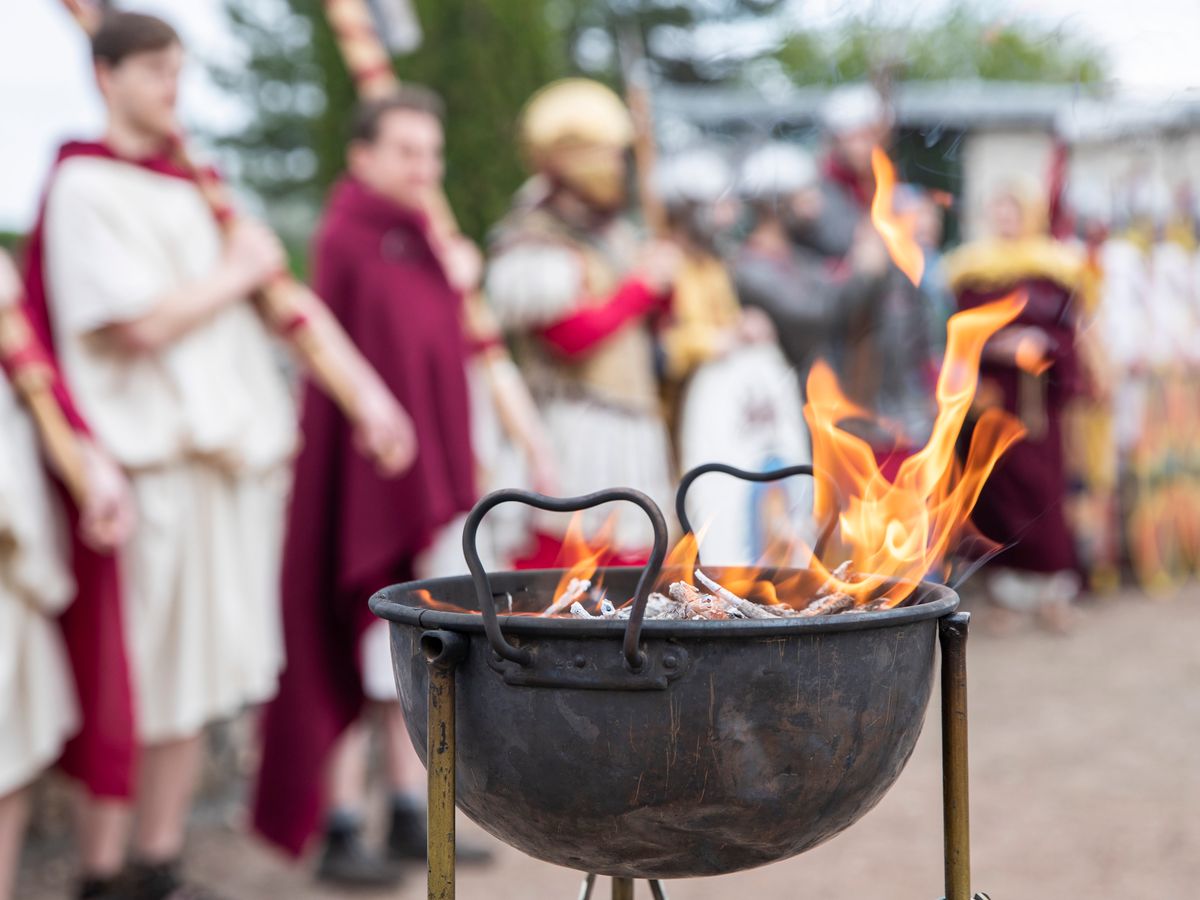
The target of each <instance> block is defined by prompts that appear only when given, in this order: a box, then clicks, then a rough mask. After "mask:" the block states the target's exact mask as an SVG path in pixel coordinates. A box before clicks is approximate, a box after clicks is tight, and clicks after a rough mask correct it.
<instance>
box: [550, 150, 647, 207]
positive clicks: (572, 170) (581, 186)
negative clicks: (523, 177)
mask: <svg viewBox="0 0 1200 900" xmlns="http://www.w3.org/2000/svg"><path fill="white" fill-rule="evenodd" d="M625 156H626V151H625V148H624V147H622V146H618V145H611V146H609V145H600V144H596V145H589V146H581V147H570V148H561V149H559V150H558V151H556V152H555V153H554V155H553V156H552V157H551V159H550V164H549V168H550V170H551V174H552V175H553V176H554V177H555V178H556V179H557V180H558V182H559V183H560V184H562V185H563V186H565V187H566V188H567V189H568V190H569V191H570V192H571V193H573V194H575V195H576V196H577V197H579V199H581V200H583V201H584V202H585V203H586V204H587V205H588V206H591V207H593V208H594V209H597V210H599V211H601V212H616V211H617V210H619V209H621V208H623V207H624V206H625V202H626V199H627V197H626V183H625V182H626V178H627V175H628V172H627V169H626V161H625Z"/></svg>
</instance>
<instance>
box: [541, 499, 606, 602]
mask: <svg viewBox="0 0 1200 900" xmlns="http://www.w3.org/2000/svg"><path fill="white" fill-rule="evenodd" d="M615 525H616V519H615V517H613V516H609V518H608V519H607V520H605V522H604V524H603V525H602V526H601V527H600V530H599V531H598V532H597V533H596V537H595V538H593V539H592V540H591V541H589V540H588V539H587V537H586V536H585V535H584V533H583V514H582V513H575V514H574V515H573V516H571V522H570V524H569V525H567V533H566V535H565V536H564V537H563V542H562V547H561V548H560V549H559V551H558V558H557V559H556V560H555V564H556V565H558V566H564V567H566V571H564V572H563V574H562V578H560V579H559V580H558V584H557V585H556V586H555V588H554V597H555V598H558V597H561V596H562V594H563V592H564V591H565V590H566V589H567V585H569V584H570V583H571V582H572V581H574V580H575V579H578V580H580V581H590V580H591V579H592V576H594V575H595V574H596V569H598V568H599V567H600V563H601V561H602V560H603V559H604V557H606V556H608V555H609V553H610V552H611V551H610V547H609V545H610V541H611V536H612V531H613V528H614V527H615Z"/></svg>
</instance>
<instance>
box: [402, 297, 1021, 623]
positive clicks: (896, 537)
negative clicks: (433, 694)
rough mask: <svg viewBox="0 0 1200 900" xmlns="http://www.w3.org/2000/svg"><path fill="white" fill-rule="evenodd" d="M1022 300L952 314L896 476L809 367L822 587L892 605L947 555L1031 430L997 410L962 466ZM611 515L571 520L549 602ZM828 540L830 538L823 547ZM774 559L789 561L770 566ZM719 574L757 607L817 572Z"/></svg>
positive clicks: (597, 565)
mask: <svg viewBox="0 0 1200 900" xmlns="http://www.w3.org/2000/svg"><path fill="white" fill-rule="evenodd" d="M1024 306H1025V298H1024V297H1023V296H1021V295H1018V294H1015V293H1014V294H1010V295H1009V296H1007V297H1004V298H1003V299H1001V300H997V301H995V302H993V303H989V304H987V305H985V306H979V307H976V308H974V309H971V310H967V311H965V312H961V313H958V314H957V315H955V316H952V317H951V319H950V322H949V324H948V326H947V341H946V354H945V361H944V363H943V365H942V370H941V373H940V375H939V376H938V382H937V389H936V399H937V406H938V414H937V417H936V419H935V421H934V425H933V429H932V433H931V435H930V438H929V441H928V442H927V443H926V445H925V446H924V447H923V448H921V449H920V450H919V451H917V452H915V453H913V454H912V455H911V456H909V457H908V458H907V459H905V460H904V461H903V462H902V463H901V464H900V466H899V469H898V471H897V473H896V477H895V478H894V479H892V480H889V479H888V478H887V477H886V476H885V475H884V473H883V471H882V470H881V468H880V464H879V461H878V460H877V458H876V455H875V452H874V450H873V449H872V447H871V446H870V445H869V444H868V443H867V442H866V441H864V440H863V439H862V438H860V437H857V436H856V435H854V434H852V433H851V432H849V431H846V430H844V429H843V428H842V427H841V425H842V423H843V422H845V421H846V420H847V419H852V418H859V419H861V418H862V417H864V416H866V415H867V413H866V412H865V411H864V410H863V409H862V408H861V407H859V406H857V405H856V404H854V403H852V402H851V401H850V400H848V399H847V398H846V396H845V395H844V394H843V393H842V391H841V388H840V387H839V386H838V383H837V379H836V378H835V377H834V374H833V371H832V370H831V369H830V368H829V367H828V366H827V365H826V364H825V363H823V362H818V363H816V364H815V365H814V366H813V368H812V370H811V372H810V374H809V378H808V403H807V404H806V405H805V407H804V417H805V419H806V420H807V422H808V426H809V430H810V431H811V434H812V448H813V468H814V469H815V471H816V472H818V473H819V474H820V476H821V477H819V478H817V479H816V482H815V491H814V498H813V511H814V516H815V518H816V520H817V522H818V523H827V522H828V523H831V526H832V530H831V531H829V532H828V534H826V535H823V539H822V541H820V542H818V547H817V548H815V549H816V551H817V552H819V553H820V554H821V556H822V557H823V558H818V557H817V556H816V555H815V554H814V555H813V556H812V559H811V563H810V566H811V569H812V572H813V573H815V574H816V576H817V578H816V583H817V584H820V583H822V582H824V583H825V585H826V587H827V588H830V589H832V590H834V591H840V592H843V593H845V594H848V595H849V596H850V597H851V598H852V599H853V600H854V603H855V604H856V605H859V606H863V605H866V604H873V606H872V608H878V606H884V607H886V606H895V605H897V604H899V603H900V602H902V601H903V600H904V599H905V598H906V597H908V596H909V595H910V594H911V593H912V592H913V590H914V589H915V588H916V586H917V583H918V582H919V581H921V579H923V578H924V577H926V576H927V575H928V574H930V573H931V572H935V571H937V570H938V569H939V568H940V567H942V566H943V565H944V564H945V560H946V557H947V555H948V554H949V553H950V552H951V551H952V550H953V549H954V547H955V545H956V543H957V541H958V540H959V538H960V536H961V534H962V532H963V529H964V528H965V527H966V526H967V524H968V519H969V517H970V514H971V510H972V509H973V508H974V506H975V503H976V501H977V500H978V498H979V494H980V492H981V490H982V489H983V484H984V482H985V481H986V479H987V477H988V476H989V475H990V474H991V472H992V470H993V469H994V468H995V466H996V463H997V462H998V461H999V459H1000V457H1001V456H1002V455H1003V454H1004V453H1005V451H1007V450H1008V448H1009V447H1011V446H1012V445H1013V444H1014V443H1015V442H1016V441H1018V440H1020V439H1021V438H1022V437H1023V436H1024V434H1025V430H1024V428H1023V427H1022V426H1021V424H1020V423H1019V422H1018V421H1017V420H1016V419H1015V418H1014V417H1013V416H1011V415H1009V414H1008V413H1006V412H1003V411H1001V410H998V409H989V410H987V411H985V412H984V413H983V414H982V416H981V417H980V418H979V419H978V421H977V422H976V423H975V427H974V430H973V433H972V435H971V443H970V446H969V447H968V449H967V454H966V460H965V462H962V463H961V464H960V462H959V460H958V457H957V455H956V446H957V443H958V438H959V434H960V433H961V431H962V428H963V425H964V424H965V422H966V419H967V415H968V413H969V412H970V410H971V407H972V404H973V402H974V399H975V391H976V388H977V387H978V384H979V364H980V360H981V357H982V354H983V349H984V345H985V344H986V343H987V342H988V340H989V339H990V338H991V337H992V336H993V335H994V334H996V333H997V332H998V331H1000V330H1001V329H1002V328H1004V327H1005V326H1007V325H1008V324H1010V323H1011V322H1012V321H1013V320H1014V319H1016V317H1017V316H1018V315H1019V314H1020V312H1021V310H1022V309H1023V308H1024ZM613 524H614V520H613V519H611V518H610V519H609V521H608V522H607V523H606V524H605V526H604V527H603V528H601V529H600V532H599V534H598V535H597V536H596V537H594V538H593V539H591V540H590V541H589V540H588V539H587V538H585V536H584V534H583V527H582V519H581V517H580V516H578V515H576V516H575V517H574V518H573V519H572V521H571V525H570V527H569V528H568V530H567V534H566V538H565V540H564V542H563V546H562V551H561V553H560V554H559V561H558V562H559V565H560V566H563V567H565V571H564V572H563V574H562V577H561V578H560V579H559V582H558V585H557V587H556V588H555V591H554V595H553V597H550V598H546V601H545V602H546V603H547V604H549V603H550V602H551V601H552V600H554V599H557V598H559V597H560V596H562V594H563V592H564V591H565V590H566V589H567V586H568V585H569V584H570V582H571V580H572V579H591V578H593V577H594V576H595V574H596V572H597V571H598V570H600V569H601V567H602V566H604V565H606V564H607V562H608V561H609V560H611V559H612V557H613V550H612V549H611V547H610V537H611V532H612V526H613ZM826 538H827V539H828V541H830V542H833V545H832V546H829V545H826V546H821V544H824V543H825V539H826ZM701 543H702V536H700V537H698V536H697V535H693V534H687V535H684V536H683V538H682V539H681V540H680V541H679V542H678V543H677V544H676V545H675V547H674V548H673V549H672V550H671V552H670V553H669V555H668V556H667V559H666V562H665V563H664V570H663V576H662V579H661V580H660V582H659V584H658V585H656V589H657V590H665V589H666V588H667V586H668V585H669V583H670V582H672V581H676V580H681V581H686V582H688V583H690V584H691V583H694V580H693V572H694V571H695V568H696V565H697V560H698V552H699V545H700V544H701ZM805 549H807V548H805ZM843 561H846V562H848V563H849V567H848V570H844V569H842V568H841V567H840V566H839V567H837V568H833V567H832V565H831V564H832V563H835V562H836V563H841V562H843ZM774 564H784V565H786V562H784V561H782V560H775V561H774V562H773V563H768V565H774ZM720 577H721V584H722V586H723V587H724V588H726V589H727V590H729V591H731V592H733V593H734V594H737V595H739V596H741V597H744V598H746V599H748V600H752V601H754V602H757V603H761V604H766V605H773V604H779V603H783V604H788V605H791V606H793V607H797V608H803V607H806V606H808V604H809V603H810V602H811V601H812V600H813V584H814V579H813V576H812V574H811V573H809V572H808V571H805V570H797V571H796V572H795V573H794V574H792V575H790V576H786V577H773V576H772V572H771V570H770V569H769V568H764V567H762V566H752V567H739V568H732V567H723V568H722V572H721V576H720ZM891 582H895V583H894V584H893V583H891ZM422 600H423V602H424V603H426V605H429V606H430V607H432V608H435V609H438V608H446V606H447V605H446V604H439V603H438V602H437V601H435V600H434V599H433V598H432V597H429V596H428V594H427V593H425V594H424V596H423V598H422ZM614 600H615V602H617V604H618V605H620V604H621V603H622V602H628V598H614ZM593 602H594V601H593ZM586 606H587V604H586V603H585V608H586ZM517 614H522V613H517ZM524 614H534V615H537V614H538V613H536V612H534V613H524ZM542 614H544V613H542ZM557 614H558V615H568V614H569V613H568V612H567V611H564V610H560V611H558V612H557Z"/></svg>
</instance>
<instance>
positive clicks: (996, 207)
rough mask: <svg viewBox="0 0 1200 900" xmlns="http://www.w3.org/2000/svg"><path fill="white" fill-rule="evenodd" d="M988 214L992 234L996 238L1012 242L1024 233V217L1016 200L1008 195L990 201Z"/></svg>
mask: <svg viewBox="0 0 1200 900" xmlns="http://www.w3.org/2000/svg"><path fill="white" fill-rule="evenodd" d="M988 213H989V217H990V219H991V223H992V232H993V233H994V234H995V235H996V237H1000V238H1006V239H1008V240H1014V239H1016V238H1019V237H1021V236H1022V235H1023V234H1024V233H1025V222H1024V217H1023V216H1022V215H1021V206H1020V204H1019V203H1017V201H1016V198H1014V197H1011V196H1009V195H1008V194H1001V195H1000V196H999V197H997V198H996V199H994V200H993V201H992V205H991V208H990V209H989V210H988Z"/></svg>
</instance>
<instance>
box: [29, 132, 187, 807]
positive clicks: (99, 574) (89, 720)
mask: <svg viewBox="0 0 1200 900" xmlns="http://www.w3.org/2000/svg"><path fill="white" fill-rule="evenodd" d="M79 156H87V157H100V158H103V159H118V158H119V157H118V156H117V154H116V153H114V152H113V151H112V150H111V149H110V148H109V147H108V146H106V145H105V144H101V143H91V142H71V143H68V144H65V145H63V147H62V148H61V149H60V150H59V152H58V157H57V158H56V159H55V162H54V168H53V169H52V171H51V175H50V178H51V181H53V178H54V174H55V173H56V172H57V170H58V167H59V166H60V165H62V163H64V162H65V161H66V160H68V159H72V158H74V157H79ZM126 161H127V162H129V163H130V164H131V165H138V166H142V167H144V168H147V169H150V170H152V171H154V172H158V173H160V174H164V175H173V176H177V177H181V178H186V177H188V175H187V173H186V172H184V171H183V170H181V169H179V168H178V167H176V166H174V165H173V164H172V163H171V162H170V161H169V160H168V159H167V158H166V157H165V156H161V157H152V158H148V159H144V160H126ZM48 195H49V185H47V188H46V193H45V194H44V195H43V198H44V197H45V196H48ZM45 217H46V205H45V200H44V199H43V202H42V207H41V209H40V211H39V213H38V218H37V222H36V224H35V225H34V228H33V231H32V232H31V233H30V236H29V241H28V243H27V245H26V256H25V303H26V310H27V313H28V316H29V320H30V322H31V323H32V325H33V329H34V331H35V332H36V334H37V336H38V337H39V338H40V340H41V341H42V343H43V344H44V345H45V346H46V347H49V348H53V346H54V340H53V337H54V336H53V331H52V329H51V326H50V302H51V301H50V297H49V292H48V290H47V285H46V274H45V269H44V264H45V245H44V240H45ZM80 251H81V252H86V248H80ZM57 381H58V384H56V395H57V396H58V398H59V402H60V403H61V404H62V405H63V409H64V410H65V411H66V413H67V416H68V418H70V420H71V421H72V424H73V425H74V426H75V427H76V428H77V429H79V430H86V427H85V426H84V424H83V420H82V418H81V417H80V416H79V414H78V412H77V411H76V410H75V406H74V404H73V403H72V402H71V399H70V396H69V394H68V393H67V391H66V388H65V386H64V385H63V384H62V379H61V378H60V379H57ZM62 494H63V497H64V498H66V492H65V491H62ZM66 507H67V509H68V518H69V523H70V526H71V567H72V571H73V574H74V577H75V584H76V596H75V599H74V600H73V602H72V603H71V605H70V606H68V607H67V609H66V610H65V611H64V612H63V614H62V615H61V616H60V617H59V623H60V624H61V626H62V633H63V639H64V642H65V644H66V647H67V654H68V656H69V658H70V660H71V669H72V672H73V674H74V677H75V688H76V693H77V695H78V698H79V706H80V713H81V727H80V731H79V733H78V734H77V735H76V736H75V737H74V738H72V739H71V741H69V742H68V743H67V745H66V748H65V749H64V751H63V756H62V759H61V760H60V765H61V767H62V769H63V771H65V772H66V773H67V774H68V775H70V776H71V777H73V778H76V779H78V780H79V781H80V782H82V783H83V784H84V785H85V786H86V787H87V789H88V790H89V791H90V792H91V793H92V794H93V795H95V796H99V797H110V798H117V799H129V798H130V797H131V796H132V794H133V771H134V763H135V758H136V749H137V737H136V729H135V725H134V722H135V719H134V703H133V689H132V686H131V683H130V674H129V660H128V655H127V652H126V647H125V630H124V623H123V612H122V605H121V588H120V577H119V572H118V566H117V558H116V557H115V556H112V555H105V554H101V553H97V552H96V551H94V550H92V549H91V548H90V547H88V546H87V545H86V544H84V543H83V541H82V540H80V538H79V529H78V526H79V511H78V510H77V509H76V508H75V506H74V504H73V503H71V502H70V500H69V498H66Z"/></svg>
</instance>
